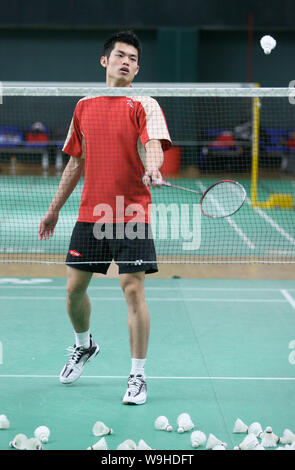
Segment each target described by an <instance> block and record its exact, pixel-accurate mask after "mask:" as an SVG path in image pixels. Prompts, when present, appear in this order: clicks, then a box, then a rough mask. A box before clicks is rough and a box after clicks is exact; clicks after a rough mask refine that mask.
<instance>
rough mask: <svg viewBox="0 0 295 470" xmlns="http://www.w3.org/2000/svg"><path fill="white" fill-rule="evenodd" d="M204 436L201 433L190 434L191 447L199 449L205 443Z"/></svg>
mask: <svg viewBox="0 0 295 470" xmlns="http://www.w3.org/2000/svg"><path fill="white" fill-rule="evenodd" d="M206 439H207V437H206V434H205V433H204V432H203V431H198V430H197V431H193V432H192V433H191V443H192V447H200V446H202V445H203V444H205V442H206Z"/></svg>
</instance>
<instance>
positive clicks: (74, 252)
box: [69, 250, 82, 258]
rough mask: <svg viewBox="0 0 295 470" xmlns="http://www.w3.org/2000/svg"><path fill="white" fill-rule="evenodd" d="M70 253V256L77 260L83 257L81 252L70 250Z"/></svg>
mask: <svg viewBox="0 0 295 470" xmlns="http://www.w3.org/2000/svg"><path fill="white" fill-rule="evenodd" d="M69 253H70V255H72V256H76V257H77V258H78V257H79V256H82V255H81V253H79V251H77V250H69Z"/></svg>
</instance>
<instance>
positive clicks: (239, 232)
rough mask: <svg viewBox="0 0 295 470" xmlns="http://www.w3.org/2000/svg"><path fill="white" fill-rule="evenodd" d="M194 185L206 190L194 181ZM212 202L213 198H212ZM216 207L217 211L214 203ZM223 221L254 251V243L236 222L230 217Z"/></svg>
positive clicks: (198, 182)
mask: <svg viewBox="0 0 295 470" xmlns="http://www.w3.org/2000/svg"><path fill="white" fill-rule="evenodd" d="M196 184H197V186H198V187H199V189H201V190H202V191H203V192H204V191H205V190H206V188H205V186H204V185H203V184H202V183H201V182H200V181H196ZM213 200H214V198H213ZM216 205H217V207H218V209H219V208H220V205H219V204H218V202H217V201H216ZM225 220H226V222H227V223H228V224H229V225H231V226H232V227H233V229H234V230H235V232H237V234H238V235H239V237H240V238H241V239H242V240H243V242H244V243H245V244H246V245H247V246H248V247H249V248H251V250H255V249H256V246H255V245H254V243H253V242H252V241H251V240H250V239H249V238H248V237H247V235H246V234H245V233H244V232H243V230H242V229H241V228H240V227H239V226H238V225H237V224H236V222H234V221H233V220H232V218H231V217H225Z"/></svg>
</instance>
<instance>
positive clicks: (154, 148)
mask: <svg viewBox="0 0 295 470" xmlns="http://www.w3.org/2000/svg"><path fill="white" fill-rule="evenodd" d="M145 150H146V167H145V175H144V177H143V182H144V183H145V184H146V185H147V186H148V185H151V186H156V185H157V181H158V180H161V179H162V175H161V173H160V168H161V166H162V165H163V161H164V152H163V149H162V143H161V141H160V140H157V139H152V140H149V141H148V142H147V143H146V145H145Z"/></svg>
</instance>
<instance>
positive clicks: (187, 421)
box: [177, 413, 195, 433]
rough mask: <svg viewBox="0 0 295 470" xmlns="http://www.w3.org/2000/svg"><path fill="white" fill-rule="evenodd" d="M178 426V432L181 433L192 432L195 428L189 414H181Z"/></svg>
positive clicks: (178, 418)
mask: <svg viewBox="0 0 295 470" xmlns="http://www.w3.org/2000/svg"><path fill="white" fill-rule="evenodd" d="M177 425H178V429H177V432H179V433H182V432H186V431H191V430H192V429H193V428H194V427H195V425H194V423H193V422H192V419H191V417H190V415H189V414H188V413H181V414H180V415H179V416H178V417H177Z"/></svg>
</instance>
